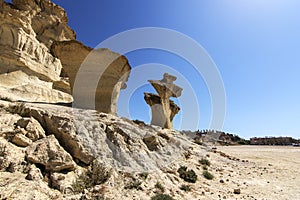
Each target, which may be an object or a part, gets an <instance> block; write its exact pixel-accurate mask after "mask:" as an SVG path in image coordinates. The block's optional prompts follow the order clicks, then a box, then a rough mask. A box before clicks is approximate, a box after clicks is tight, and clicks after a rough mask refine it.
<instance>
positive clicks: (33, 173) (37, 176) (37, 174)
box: [25, 164, 43, 181]
mask: <svg viewBox="0 0 300 200" xmlns="http://www.w3.org/2000/svg"><path fill="white" fill-rule="evenodd" d="M25 178H26V179H27V180H33V181H39V180H42V179H43V175H42V173H41V170H40V169H39V168H37V167H36V166H35V165H34V164H32V165H30V166H29V171H28V174H27V176H26V177H25Z"/></svg>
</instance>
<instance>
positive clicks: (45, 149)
mask: <svg viewBox="0 0 300 200" xmlns="http://www.w3.org/2000/svg"><path fill="white" fill-rule="evenodd" d="M26 157H27V159H28V160H29V161H30V162H32V163H36V164H41V165H43V166H45V169H46V171H61V170H73V169H74V168H75V163H74V162H73V159H72V157H71V156H70V154H69V153H67V152H66V151H65V150H64V149H63V148H62V147H61V146H60V144H59V143H58V141H57V140H56V138H55V137H54V135H49V136H47V137H46V138H43V139H41V140H38V141H36V142H34V143H32V144H31V145H30V146H29V147H28V148H27V150H26Z"/></svg>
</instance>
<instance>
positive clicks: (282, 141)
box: [250, 137, 294, 145]
mask: <svg viewBox="0 0 300 200" xmlns="http://www.w3.org/2000/svg"><path fill="white" fill-rule="evenodd" d="M293 142H294V139H293V138H292V137H263V138H257V137H253V138H250V144H251V145H292V144H293Z"/></svg>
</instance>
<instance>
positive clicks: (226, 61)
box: [54, 0, 300, 138]
mask: <svg viewBox="0 0 300 200" xmlns="http://www.w3.org/2000/svg"><path fill="white" fill-rule="evenodd" d="M54 2H56V3H57V4H58V5H60V6H62V7H63V8H64V9H65V10H66V11H67V14H68V17H69V25H70V26H71V27H72V28H73V29H74V30H75V32H76V33H77V39H78V40H79V41H82V42H83V43H84V44H86V45H88V46H91V47H95V46H96V45H97V44H99V43H100V42H102V41H103V40H105V39H107V38H108V37H110V36H112V35H114V34H117V33H119V32H122V31H126V30H128V29H132V28H139V27H148V26H151V27H164V28H169V29H174V30H176V31H179V32H181V33H183V34H186V35H188V36H189V37H191V38H193V39H194V40H196V41H197V42H198V43H199V44H201V45H202V46H203V47H204V48H205V49H206V51H207V52H208V53H209V55H210V56H211V58H212V59H213V60H214V62H215V63H216V65H217V67H218V69H219V71H220V74H221V76H222V79H223V82H224V86H225V90H226V98H227V99H226V111H227V112H226V118H225V123H224V128H223V130H224V131H227V132H231V133H235V134H238V135H240V136H242V137H245V138H249V137H251V136H265V135H269V136H271V135H274V136H277V135H278V136H279V135H282V136H283V135H287V136H293V137H296V138H300V78H299V76H300V12H299V10H300V1H298V0H248V1H246V0H209V1H204V0H191V1H178V0H164V1H161V0H152V1H141V0H130V1H115V0H101V1H98V0H97V1H96V0H88V1H79V0H72V1H70V0H69V1H67V0H64V1H61V0H55V1H54ZM126 56H127V57H128V59H129V62H130V64H131V66H132V67H133V68H134V67H136V66H139V65H142V64H147V63H161V64H163V65H168V66H171V67H172V68H174V69H175V70H178V71H179V73H182V74H184V76H186V78H187V79H189V81H190V84H191V85H192V86H193V87H194V88H196V90H197V91H200V92H197V94H196V95H197V98H198V99H199V106H200V113H201V116H200V119H199V123H198V122H194V121H193V118H195V119H196V118H199V116H197V117H196V116H193V114H194V113H193V112H191V113H190V118H187V119H188V120H186V121H185V117H183V119H182V121H185V122H184V123H183V122H182V124H184V126H183V125H182V124H181V119H180V115H178V117H177V118H176V119H175V121H174V123H175V128H178V129H188V128H189V125H188V124H189V123H191V125H190V128H191V129H196V128H199V129H206V128H209V121H210V117H211V116H210V115H211V111H210V110H211V105H210V103H211V102H210V96H209V92H208V90H207V86H206V85H205V82H204V81H203V80H202V79H201V77H198V78H196V77H194V76H193V71H192V70H190V66H189V64H188V63H186V62H185V61H184V60H182V59H180V58H179V57H176V56H174V55H172V54H170V53H167V52H162V51H158V50H143V51H142V50H141V51H136V52H131V53H129V54H128V55H126ZM187 69H188V70H187ZM171 71H172V70H171ZM159 78H161V77H157V79H159ZM132 80H134V77H132V76H131V77H130V81H132ZM144 91H152V92H154V91H153V89H152V88H151V87H149V85H144V86H142V87H140V88H139V89H138V90H137V91H135V92H134V94H133V95H132V97H131V99H130V102H129V111H130V116H131V118H133V119H140V120H144V121H146V122H149V120H150V117H149V107H148V106H147V105H146V104H145V103H144V100H143V92H144ZM180 98H184V93H183V97H180ZM180 98H179V99H178V101H180ZM120 99H122V93H121V97H120ZM182 109H187V108H182ZM119 111H120V112H119V114H120V115H123V114H124V112H125V111H122V108H119ZM122 113H123V114H122ZM124 115H125V116H126V114H124ZM195 123H196V127H195V125H194V124H195Z"/></svg>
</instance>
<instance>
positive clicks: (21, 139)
mask: <svg viewBox="0 0 300 200" xmlns="http://www.w3.org/2000/svg"><path fill="white" fill-rule="evenodd" d="M12 142H13V143H14V144H16V145H18V146H20V147H27V146H29V145H30V144H31V143H32V141H31V140H30V139H29V138H28V137H26V136H25V135H23V134H21V133H17V134H16V135H15V136H14V137H13V139H12Z"/></svg>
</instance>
